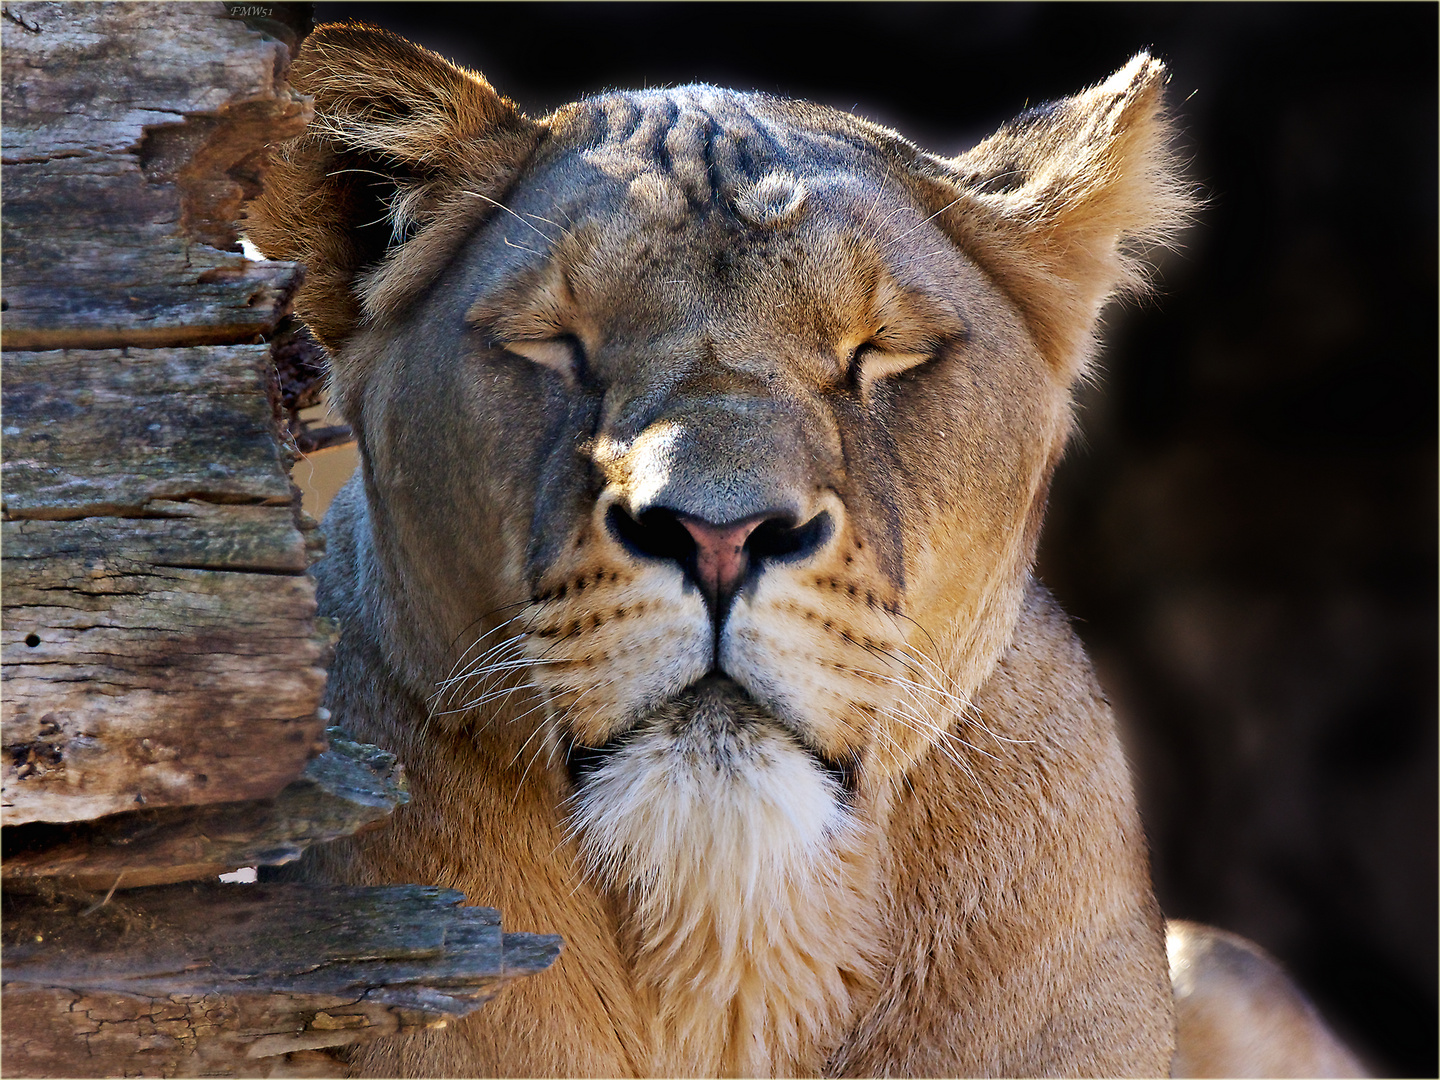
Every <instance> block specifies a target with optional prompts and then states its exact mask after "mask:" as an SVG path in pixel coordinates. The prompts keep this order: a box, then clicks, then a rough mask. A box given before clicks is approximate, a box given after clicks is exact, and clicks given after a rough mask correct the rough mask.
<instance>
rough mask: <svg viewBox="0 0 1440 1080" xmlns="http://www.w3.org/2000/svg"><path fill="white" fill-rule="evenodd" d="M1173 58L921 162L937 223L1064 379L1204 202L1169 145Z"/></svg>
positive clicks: (1134, 62) (1146, 60) (1076, 371)
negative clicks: (1018, 314) (1166, 102)
mask: <svg viewBox="0 0 1440 1080" xmlns="http://www.w3.org/2000/svg"><path fill="white" fill-rule="evenodd" d="M1165 81H1166V72H1165V66H1164V65H1163V64H1162V63H1161V62H1160V61H1159V60H1156V59H1155V58H1154V57H1152V56H1150V55H1149V54H1148V53H1144V52H1142V53H1140V54H1138V55H1137V56H1135V57H1134V58H1133V59H1131V60H1130V62H1129V63H1128V64H1126V65H1125V66H1124V67H1123V68H1121V69H1120V70H1119V71H1117V72H1116V73H1115V74H1114V75H1112V76H1111V77H1110V78H1109V79H1107V80H1105V81H1104V82H1103V83H1100V84H1099V85H1098V86H1095V87H1092V88H1091V89H1089V90H1085V91H1083V92H1081V93H1079V94H1076V95H1075V96H1074V97H1069V98H1065V99H1063V100H1061V101H1057V102H1051V103H1049V104H1046V105H1042V106H1039V107H1037V108H1034V109H1030V110H1029V111H1027V112H1025V113H1023V114H1022V115H1020V116H1019V117H1017V118H1016V119H1014V120H1012V121H1010V122H1009V123H1007V124H1005V125H1004V126H1003V127H1001V128H1000V130H999V131H997V132H996V133H995V134H994V135H992V136H990V137H989V138H988V139H986V140H984V141H983V142H981V143H980V144H979V145H977V146H975V147H973V148H972V149H970V150H969V151H967V152H965V153H963V154H961V155H959V156H958V157H954V158H935V157H927V158H925V159H923V161H922V163H920V164H919V171H920V173H921V174H922V175H923V179H924V180H925V181H926V186H927V187H929V188H930V189H931V190H930V191H928V192H927V195H926V197H927V199H928V200H931V201H934V202H935V203H936V204H937V205H940V204H942V203H943V209H941V210H940V211H939V212H938V213H937V215H936V220H937V221H938V222H939V223H940V224H941V226H942V227H943V228H944V229H945V230H946V231H947V233H948V234H949V235H950V236H951V238H952V239H953V240H954V241H955V242H956V243H957V244H958V245H959V246H960V247H961V248H962V249H963V250H965V252H966V253H967V254H968V255H970V257H971V258H973V259H974V260H975V261H976V262H977V263H979V264H980V266H981V268H982V269H984V270H985V271H986V272H987V273H988V274H989V275H990V276H991V277H992V279H993V280H994V281H995V282H996V283H997V284H998V285H999V286H1000V287H1001V288H1002V289H1004V290H1005V292H1006V293H1007V295H1009V296H1010V298H1011V299H1012V300H1014V301H1015V302H1016V303H1017V304H1018V305H1019V307H1020V309H1021V310H1022V312H1023V313H1024V315H1025V318H1026V321H1027V323H1028V325H1029V328H1030V331H1031V333H1032V335H1033V336H1034V338H1035V341H1036V343H1037V344H1038V345H1039V347H1040V351H1041V353H1042V355H1044V356H1045V358H1046V359H1047V360H1048V361H1049V362H1050V364H1051V366H1052V368H1053V369H1054V370H1055V371H1056V372H1057V373H1058V374H1059V375H1060V377H1062V378H1064V379H1066V380H1067V381H1068V380H1072V379H1075V378H1078V377H1081V376H1083V375H1084V374H1085V373H1086V371H1087V368H1088V365H1089V363H1090V359H1091V356H1092V353H1093V351H1094V331H1095V326H1096V322H1097V320H1098V318H1099V315H1100V310H1101V308H1103V307H1104V305H1105V303H1106V301H1107V300H1109V299H1110V298H1112V297H1114V296H1116V295H1119V294H1131V295H1136V294H1143V293H1144V292H1145V291H1146V290H1147V280H1148V268H1147V266H1146V264H1145V262H1144V260H1143V254H1144V253H1145V252H1146V250H1147V249H1149V248H1152V247H1156V246H1160V247H1163V246H1168V245H1170V244H1172V243H1173V241H1174V238H1175V236H1176V234H1177V233H1178V232H1179V231H1180V230H1181V229H1182V228H1183V227H1184V226H1185V225H1186V224H1188V223H1189V220H1190V215H1191V213H1192V212H1193V210H1194V209H1195V206H1196V200H1195V199H1194V197H1193V196H1192V195H1191V194H1190V193H1189V191H1188V190H1187V187H1186V185H1185V183H1184V180H1183V178H1182V176H1181V173H1180V169H1179V166H1178V163H1177V161H1176V159H1175V155H1174V152H1173V150H1172V148H1171V140H1172V137H1173V126H1172V124H1171V123H1170V121H1169V120H1168V119H1167V117H1166V116H1165V112H1164V107H1163V100H1162V99H1163V89H1164V84H1165Z"/></svg>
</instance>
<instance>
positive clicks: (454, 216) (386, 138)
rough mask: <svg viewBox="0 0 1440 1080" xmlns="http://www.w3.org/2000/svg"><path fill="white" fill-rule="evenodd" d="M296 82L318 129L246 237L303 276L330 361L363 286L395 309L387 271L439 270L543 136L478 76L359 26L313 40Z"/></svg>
mask: <svg viewBox="0 0 1440 1080" xmlns="http://www.w3.org/2000/svg"><path fill="white" fill-rule="evenodd" d="M290 82H291V85H293V86H294V87H295V88H296V89H298V90H300V91H301V92H302V93H306V94H313V95H314V97H315V119H314V121H313V122H312V123H311V125H310V127H309V129H308V130H307V131H306V133H305V134H304V135H301V136H300V137H298V138H296V139H294V140H292V141H290V142H289V143H287V144H285V145H284V146H283V147H281V148H280V152H279V155H278V160H277V161H276V163H275V166H274V168H272V169H271V171H270V173H269V175H268V177H267V180H266V186H265V191H264V192H263V193H262V194H261V195H260V197H259V198H257V199H256V200H255V201H253V202H252V203H251V204H250V206H249V209H248V215H247V221H246V226H245V229H246V234H247V236H248V238H249V240H250V241H251V243H253V244H254V245H255V246H256V247H258V248H259V249H260V250H261V251H262V252H264V253H265V255H267V256H268V257H270V258H275V259H288V260H294V261H297V262H302V263H304V264H305V266H306V269H307V276H306V280H305V283H304V285H303V286H302V287H301V289H300V292H299V294H298V296H297V297H296V311H297V312H298V314H299V315H300V317H301V318H302V319H304V320H305V322H306V323H307V324H308V325H309V327H310V329H311V330H312V331H313V332H314V334H315V336H316V337H317V338H319V340H320V342H321V343H322V344H323V345H324V346H325V347H326V348H327V349H329V350H330V351H331V353H332V355H333V354H334V352H335V350H336V348H337V347H338V346H339V345H341V344H342V343H343V342H344V341H345V339H346V338H347V337H349V335H350V334H351V332H352V331H353V330H354V329H355V326H356V324H357V323H358V322H359V321H360V318H361V316H362V314H363V313H364V311H365V309H366V307H367V306H368V305H367V304H366V302H365V300H366V297H364V296H362V293H364V292H365V289H363V288H362V285H363V284H364V283H365V282H367V281H371V282H373V281H374V280H375V279H378V278H383V277H387V276H388V277H390V278H391V279H392V282H391V286H392V287H391V288H390V289H389V290H388V291H389V292H390V293H391V294H392V299H393V293H394V292H395V289H394V288H393V278H394V277H395V275H393V274H390V275H386V274H385V273H384V271H385V270H386V269H387V268H388V265H389V264H390V263H393V262H394V261H395V257H396V254H397V252H398V251H399V249H400V248H401V247H402V245H403V246H404V247H405V248H407V249H409V248H411V247H412V246H413V247H414V248H424V249H426V255H427V257H426V258H424V259H423V260H422V261H423V262H424V263H426V264H427V265H429V266H432V267H438V265H439V263H440V261H441V260H442V259H443V258H445V257H448V254H449V250H448V249H449V247H450V246H451V245H449V244H448V243H447V240H456V241H458V239H459V238H460V235H461V233H462V232H463V231H464V230H463V229H462V228H461V227H460V226H461V224H462V223H463V224H465V225H468V224H471V223H473V220H474V216H475V214H477V213H484V212H486V210H487V209H488V207H486V206H485V204H484V200H485V199H498V198H499V197H500V195H501V192H502V190H503V188H504V187H505V185H506V184H507V183H508V182H509V180H510V179H511V178H512V177H513V176H514V173H515V171H516V170H517V169H518V168H519V166H520V165H521V163H523V161H524V160H525V159H526V158H527V157H528V156H529V154H530V153H531V151H532V150H533V149H534V147H535V145H536V141H537V140H538V138H539V132H540V126H539V125H538V124H536V123H535V122H534V121H532V120H530V119H528V118H526V117H525V116H523V115H522V114H521V113H520V112H519V111H518V110H517V109H516V108H515V106H514V105H513V104H512V103H511V102H510V101H508V100H507V99H505V98H502V97H501V96H500V95H499V94H497V93H496V92H495V91H494V89H492V88H491V86H490V84H489V83H487V82H486V81H485V80H484V79H483V78H481V77H480V76H479V75H477V74H475V73H474V72H470V71H465V70H463V69H461V68H458V67H456V66H455V65H453V64H451V63H449V62H448V61H446V60H443V59H441V58H440V57H439V56H436V55H435V54H434V53H432V52H430V51H428V50H426V49H422V48H420V47H419V46H418V45H413V44H411V43H410V42H408V41H406V40H404V39H403V38H400V37H397V36H396V35H394V34H391V33H389V32H388V31H385V30H381V29H379V28H377V27H372V26H365V25H362V24H359V23H331V24H328V25H325V26H319V27H316V28H315V30H314V31H313V32H312V33H311V34H310V36H309V37H308V38H306V39H305V43H304V45H303V46H302V47H301V49H300V54H299V56H298V57H297V58H296V60H295V63H294V64H293V66H292V67H291V69H290ZM411 261H412V262H413V261H414V260H413V259H411ZM420 276H421V275H420V274H418V273H417V272H416V268H414V267H407V272H406V273H405V275H404V277H405V278H406V279H407V280H408V282H409V283H410V284H411V285H415V284H416V283H417V278H418V277H420Z"/></svg>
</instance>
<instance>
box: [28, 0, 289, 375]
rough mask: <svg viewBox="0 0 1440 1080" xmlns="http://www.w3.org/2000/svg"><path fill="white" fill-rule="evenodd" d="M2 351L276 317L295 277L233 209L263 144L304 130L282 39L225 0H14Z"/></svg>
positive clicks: (232, 331)
mask: <svg viewBox="0 0 1440 1080" xmlns="http://www.w3.org/2000/svg"><path fill="white" fill-rule="evenodd" d="M4 11H5V16H6V17H5V18H4V19H3V20H0V36H3V48H4V53H5V64H4V67H3V69H0V102H3V108H4V113H5V125H4V130H3V135H0V138H3V143H0V157H3V164H4V190H3V199H0V202H3V223H4V230H5V247H4V253H3V263H4V284H3V292H0V295H3V304H0V307H3V309H4V311H5V320H4V321H5V328H4V335H3V341H0V344H3V347H4V348H6V349H50V348H102V347H106V346H114V345H143V346H150V347H160V346H165V345H189V344H201V343H218V342H233V341H245V340H253V339H255V338H256V337H257V335H260V334H263V333H266V332H268V331H269V330H271V329H273V328H274V326H275V324H276V322H277V321H278V320H279V319H280V317H281V316H282V315H283V314H284V313H285V311H286V310H287V308H288V304H289V301H290V298H291V295H292V294H293V292H294V289H295V287H296V285H297V282H298V273H299V270H298V268H297V267H296V266H295V265H294V264H290V263H266V262H251V261H250V260H248V259H246V258H245V257H244V255H242V254H241V253H240V252H239V250H238V244H237V232H236V221H237V219H238V218H239V216H240V210H241V206H242V204H243V202H244V201H245V200H246V199H248V198H251V197H253V196H254V195H255V194H256V193H257V192H258V191H259V190H260V184H261V182H262V179H263V175H264V172H265V169H266V167H267V165H268V153H269V151H268V145H269V144H271V143H273V142H278V141H280V140H283V139H285V138H287V137H289V136H291V135H297V134H299V133H300V132H301V131H303V130H304V128H305V125H306V123H307V122H308V121H309V118H310V115H311V108H310V102H309V99H307V98H305V97H303V96H301V95H299V94H297V93H295V92H294V91H293V90H291V89H290V86H289V84H288V83H287V82H286V81H285V75H286V72H287V70H288V66H289V53H288V50H287V49H286V48H285V46H284V44H283V43H281V42H279V41H276V40H273V39H271V38H269V37H267V36H265V35H264V34H261V33H258V32H256V31H255V30H252V29H250V28H249V27H247V26H246V25H245V24H244V23H243V22H239V21H237V20H234V19H231V18H228V17H227V16H226V11H225V7H224V5H222V4H218V3H217V4H165V5H154V4H123V3H116V4H94V5H90V4H58V3H11V4H6V5H5V6H4Z"/></svg>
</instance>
